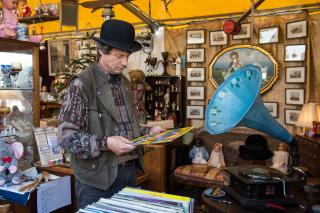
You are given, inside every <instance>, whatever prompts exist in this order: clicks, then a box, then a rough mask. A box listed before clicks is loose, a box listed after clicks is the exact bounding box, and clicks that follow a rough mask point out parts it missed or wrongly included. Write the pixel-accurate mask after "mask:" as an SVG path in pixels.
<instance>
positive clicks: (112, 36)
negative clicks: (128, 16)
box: [91, 19, 141, 52]
mask: <svg viewBox="0 0 320 213" xmlns="http://www.w3.org/2000/svg"><path fill="white" fill-rule="evenodd" d="M134 36H135V31H134V27H133V26H132V25H131V24H130V23H128V22H125V21H121V20H116V19H110V20H106V21H105V22H103V24H102V26H101V31H100V38H98V37H94V36H92V37H91V38H92V39H93V40H95V41H98V42H100V43H101V44H105V45H109V46H111V47H114V48H117V49H120V50H124V51H128V52H135V51H138V50H140V49H141V44H140V43H138V42H136V41H135V40H134Z"/></svg>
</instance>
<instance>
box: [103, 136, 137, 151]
mask: <svg viewBox="0 0 320 213" xmlns="http://www.w3.org/2000/svg"><path fill="white" fill-rule="evenodd" d="M107 146H108V149H109V150H110V151H112V152H114V153H115V154H116V155H122V154H125V153H128V152H131V151H132V150H134V149H135V148H136V146H135V145H133V144H132V142H131V141H130V140H128V139H127V138H124V137H122V136H110V137H108V138H107Z"/></svg>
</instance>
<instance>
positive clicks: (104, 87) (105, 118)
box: [71, 63, 143, 190]
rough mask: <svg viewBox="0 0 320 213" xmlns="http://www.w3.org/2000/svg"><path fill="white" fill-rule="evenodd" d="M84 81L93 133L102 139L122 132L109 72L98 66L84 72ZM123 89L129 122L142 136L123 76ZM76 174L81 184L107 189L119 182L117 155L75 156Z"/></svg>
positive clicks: (127, 85)
mask: <svg viewBox="0 0 320 213" xmlns="http://www.w3.org/2000/svg"><path fill="white" fill-rule="evenodd" d="M78 77H79V78H80V80H81V81H82V83H83V85H84V88H85V91H86V93H87V95H88V100H89V131H90V133H91V134H96V135H98V136H112V135H113V133H114V132H118V131H117V129H118V126H117V122H116V121H119V120H120V118H119V114H118V113H117V111H116V106H115V104H114V99H113V96H112V89H111V87H110V85H109V82H107V78H106V75H105V73H104V72H103V71H102V70H101V69H100V67H99V66H98V65H97V64H96V63H95V64H92V65H91V66H89V67H88V68H87V69H86V70H84V71H83V72H81V73H80V74H79V75H78ZM121 90H122V93H123V97H124V101H125V103H126V107H127V110H128V115H129V119H130V121H131V125H132V127H133V131H134V134H135V136H136V137H138V136H140V127H139V124H138V119H137V113H136V107H135V104H134V96H133V93H132V90H131V87H130V82H129V81H128V80H127V79H126V78H125V77H124V76H122V79H121ZM138 154H139V161H140V164H141V166H142V167H143V163H142V147H138ZM71 167H72V169H73V174H74V175H75V176H76V178H77V179H78V180H80V181H81V182H83V183H85V184H87V185H90V186H94V187H96V188H99V189H102V190H107V189H108V188H109V187H110V186H111V184H112V183H113V182H114V181H115V179H116V177H117V172H118V163H117V156H116V155H115V154H114V153H113V152H111V151H103V152H102V154H101V155H100V156H99V157H97V158H94V159H86V160H83V159H79V158H77V157H76V156H75V155H71Z"/></svg>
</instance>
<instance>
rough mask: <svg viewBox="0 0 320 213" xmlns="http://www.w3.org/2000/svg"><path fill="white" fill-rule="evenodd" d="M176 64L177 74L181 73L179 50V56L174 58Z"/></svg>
mask: <svg viewBox="0 0 320 213" xmlns="http://www.w3.org/2000/svg"><path fill="white" fill-rule="evenodd" d="M174 66H175V69H176V76H180V75H181V57H180V52H178V56H177V57H176V58H175V60H174Z"/></svg>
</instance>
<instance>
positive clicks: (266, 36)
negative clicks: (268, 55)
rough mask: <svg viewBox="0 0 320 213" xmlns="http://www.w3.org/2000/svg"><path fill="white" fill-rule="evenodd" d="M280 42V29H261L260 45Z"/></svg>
mask: <svg viewBox="0 0 320 213" xmlns="http://www.w3.org/2000/svg"><path fill="white" fill-rule="evenodd" d="M278 42H279V27H267V28H260V29H259V44H273V43H278Z"/></svg>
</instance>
